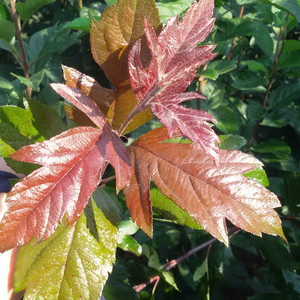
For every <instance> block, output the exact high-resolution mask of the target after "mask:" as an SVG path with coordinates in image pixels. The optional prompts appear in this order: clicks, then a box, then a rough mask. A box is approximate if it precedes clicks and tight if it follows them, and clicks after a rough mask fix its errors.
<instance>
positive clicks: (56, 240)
mask: <svg viewBox="0 0 300 300" xmlns="http://www.w3.org/2000/svg"><path fill="white" fill-rule="evenodd" d="M91 224H92V225H91ZM91 226H92V227H94V228H93V231H91V228H90V227H91ZM91 232H93V233H95V232H96V233H97V237H95V235H93V234H92V233H91ZM116 238H117V228H116V227H115V226H114V225H112V224H111V223H110V221H109V220H107V219H106V218H105V216H104V214H103V213H102V211H101V210H100V209H99V208H98V206H97V205H96V203H95V202H94V201H91V203H89V205H88V206H87V207H86V209H85V213H84V214H82V215H81V217H80V218H79V219H78V221H77V222H76V223H75V224H73V225H71V226H69V227H65V224H62V225H61V226H60V227H59V228H58V229H57V231H56V232H55V234H54V235H53V236H52V237H51V238H49V239H48V240H47V241H44V242H42V243H39V244H37V242H36V240H33V241H31V242H30V243H29V244H28V245H26V246H24V247H22V248H21V250H20V252H19V254H18V260H17V272H16V274H15V289H16V290H17V291H19V290H22V289H24V288H26V293H25V297H28V298H44V297H52V298H55V299H68V298H71V299H80V298H82V299H98V298H99V295H100V294H101V292H102V289H103V286H104V284H105V281H106V279H107V277H108V275H109V273H110V272H111V271H112V264H113V263H114V261H115V252H116Z"/></svg>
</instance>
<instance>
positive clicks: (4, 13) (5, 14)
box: [0, 2, 11, 20]
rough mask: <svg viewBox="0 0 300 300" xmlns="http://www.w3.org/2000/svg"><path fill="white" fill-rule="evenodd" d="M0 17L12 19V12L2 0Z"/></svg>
mask: <svg viewBox="0 0 300 300" xmlns="http://www.w3.org/2000/svg"><path fill="white" fill-rule="evenodd" d="M0 19H1V20H11V16H10V13H9V11H8V9H7V7H6V6H5V4H4V3H3V2H0Z"/></svg>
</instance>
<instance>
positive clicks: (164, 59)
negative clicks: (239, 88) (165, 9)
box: [128, 0, 219, 163]
mask: <svg viewBox="0 0 300 300" xmlns="http://www.w3.org/2000/svg"><path fill="white" fill-rule="evenodd" d="M213 8H214V6H213V1H212V0H202V1H199V2H198V3H197V2H196V3H194V4H193V5H192V6H191V7H190V8H189V10H188V11H187V13H186V14H185V16H184V17H183V18H182V20H181V21H180V22H178V16H176V17H173V18H171V19H169V20H168V22H167V24H166V26H165V28H164V29H163V31H162V32H161V34H160V35H159V36H158V37H157V35H156V33H155V31H154V29H153V28H152V27H151V25H150V23H149V22H148V21H147V19H145V33H146V37H147V41H148V47H149V49H150V51H151V53H152V59H151V61H150V63H149V66H148V68H147V70H145V69H144V68H143V66H142V63H141V60H140V56H141V42H140V41H137V42H136V43H135V44H134V45H133V47H132V49H131V51H130V53H129V59H128V64H129V74H130V79H131V86H132V89H133V91H134V93H135V95H136V96H137V98H138V99H139V100H140V102H141V104H142V106H143V107H147V106H151V110H152V113H153V114H154V115H155V116H156V117H157V118H158V119H159V120H160V121H161V122H162V123H163V124H164V125H165V126H166V127H167V129H168V131H169V134H170V135H171V136H172V133H173V132H174V131H176V130H180V131H181V133H182V134H183V135H184V136H186V137H188V138H189V139H190V140H191V141H192V142H194V143H195V145H196V146H198V147H200V146H202V147H203V149H204V150H205V151H206V153H207V154H209V155H210V156H211V157H213V159H214V161H215V162H216V163H217V162H218V152H219V151H218V147H217V146H216V143H217V142H218V141H219V139H218V137H217V135H216V134H215V133H214V131H213V130H212V129H211V128H210V126H209V124H208V123H207V122H208V121H210V122H216V120H215V119H214V118H213V116H211V115H210V114H208V113H204V112H201V113H200V112H195V111H194V110H192V109H186V108H183V107H182V106H180V105H179V104H180V103H181V102H183V101H186V100H190V99H195V98H203V97H202V96H200V95H199V94H197V93H185V94H182V93H183V92H184V90H185V89H186V88H187V87H188V86H189V84H190V83H191V81H192V80H193V78H194V77H195V74H196V69H197V68H198V67H199V66H201V65H203V64H205V63H206V62H207V61H209V60H211V59H212V58H214V57H215V55H216V54H213V53H211V51H212V50H213V49H214V48H215V46H213V45H207V46H201V47H197V45H198V44H199V43H201V42H202V41H203V40H204V39H205V38H206V37H207V35H208V34H209V32H210V31H211V30H212V28H213V26H214V19H212V18H211V17H212V13H213ZM171 118H173V119H172V120H171Z"/></svg>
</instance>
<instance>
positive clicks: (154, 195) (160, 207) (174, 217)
mask: <svg viewBox="0 0 300 300" xmlns="http://www.w3.org/2000/svg"><path fill="white" fill-rule="evenodd" d="M150 195H151V202H152V207H153V209H154V210H155V211H156V212H157V213H159V214H160V215H161V216H163V217H164V218H166V219H168V220H171V221H173V222H175V223H178V224H181V225H186V226H189V227H190V228H193V229H202V226H201V225H200V224H199V223H197V221H196V220H195V219H194V218H193V217H191V216H190V215H189V214H188V213H187V212H186V211H184V210H183V209H181V208H179V207H178V206H177V205H176V204H175V203H174V202H173V201H172V200H170V199H169V198H167V197H166V196H164V195H163V194H162V193H161V192H160V190H159V189H158V188H153V189H151V190H150Z"/></svg>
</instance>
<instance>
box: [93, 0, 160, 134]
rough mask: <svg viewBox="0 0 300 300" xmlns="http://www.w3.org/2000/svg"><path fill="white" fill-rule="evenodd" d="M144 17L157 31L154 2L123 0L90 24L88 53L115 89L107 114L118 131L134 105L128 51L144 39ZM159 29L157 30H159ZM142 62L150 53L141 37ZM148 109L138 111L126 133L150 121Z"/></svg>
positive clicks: (149, 56) (148, 57) (157, 18)
mask: <svg viewBox="0 0 300 300" xmlns="http://www.w3.org/2000/svg"><path fill="white" fill-rule="evenodd" d="M144 17H147V18H148V19H149V22H150V23H151V24H152V26H154V27H155V28H160V17H159V14H158V10H157V8H156V7H155V2H154V1H153V0H150V1H149V0H122V1H118V3H117V4H116V6H111V7H109V9H106V10H105V11H104V12H103V15H102V17H101V19H100V21H99V22H97V21H94V22H92V23H91V31H90V35H91V50H92V54H93V57H94V59H95V61H96V62H97V63H98V64H99V66H100V67H101V69H102V70H103V71H104V72H105V74H106V76H107V77H108V79H109V80H110V81H111V82H112V83H113V85H114V87H115V89H116V97H115V99H114V102H113V105H112V106H111V108H110V111H109V113H108V119H110V120H111V124H112V127H113V128H114V129H115V130H117V129H119V128H120V126H121V124H122V123H123V122H124V121H125V119H126V117H127V116H128V115H129V113H130V112H131V110H132V109H133V108H134V106H135V105H136V104H137V102H138V101H137V99H136V97H135V95H134V93H133V92H132V89H131V86H130V82H129V73H128V52H129V50H130V48H131V46H132V45H133V44H134V43H135V41H136V40H137V39H139V38H141V37H143V36H144ZM158 30H159V29H158ZM142 41H143V42H142V44H143V50H144V51H143V54H142V58H141V59H142V62H143V64H144V65H147V64H148V63H149V61H150V59H151V54H150V52H149V50H148V49H147V45H146V39H145V37H143V38H142ZM152 117H153V115H152V113H151V112H150V110H148V111H145V112H141V113H140V114H139V115H137V116H136V117H135V118H133V120H132V121H131V122H130V124H129V126H128V128H127V129H126V131H125V133H127V132H130V131H132V130H134V129H136V128H137V127H139V126H141V125H142V124H144V123H146V122H147V121H149V120H150V119H152Z"/></svg>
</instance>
